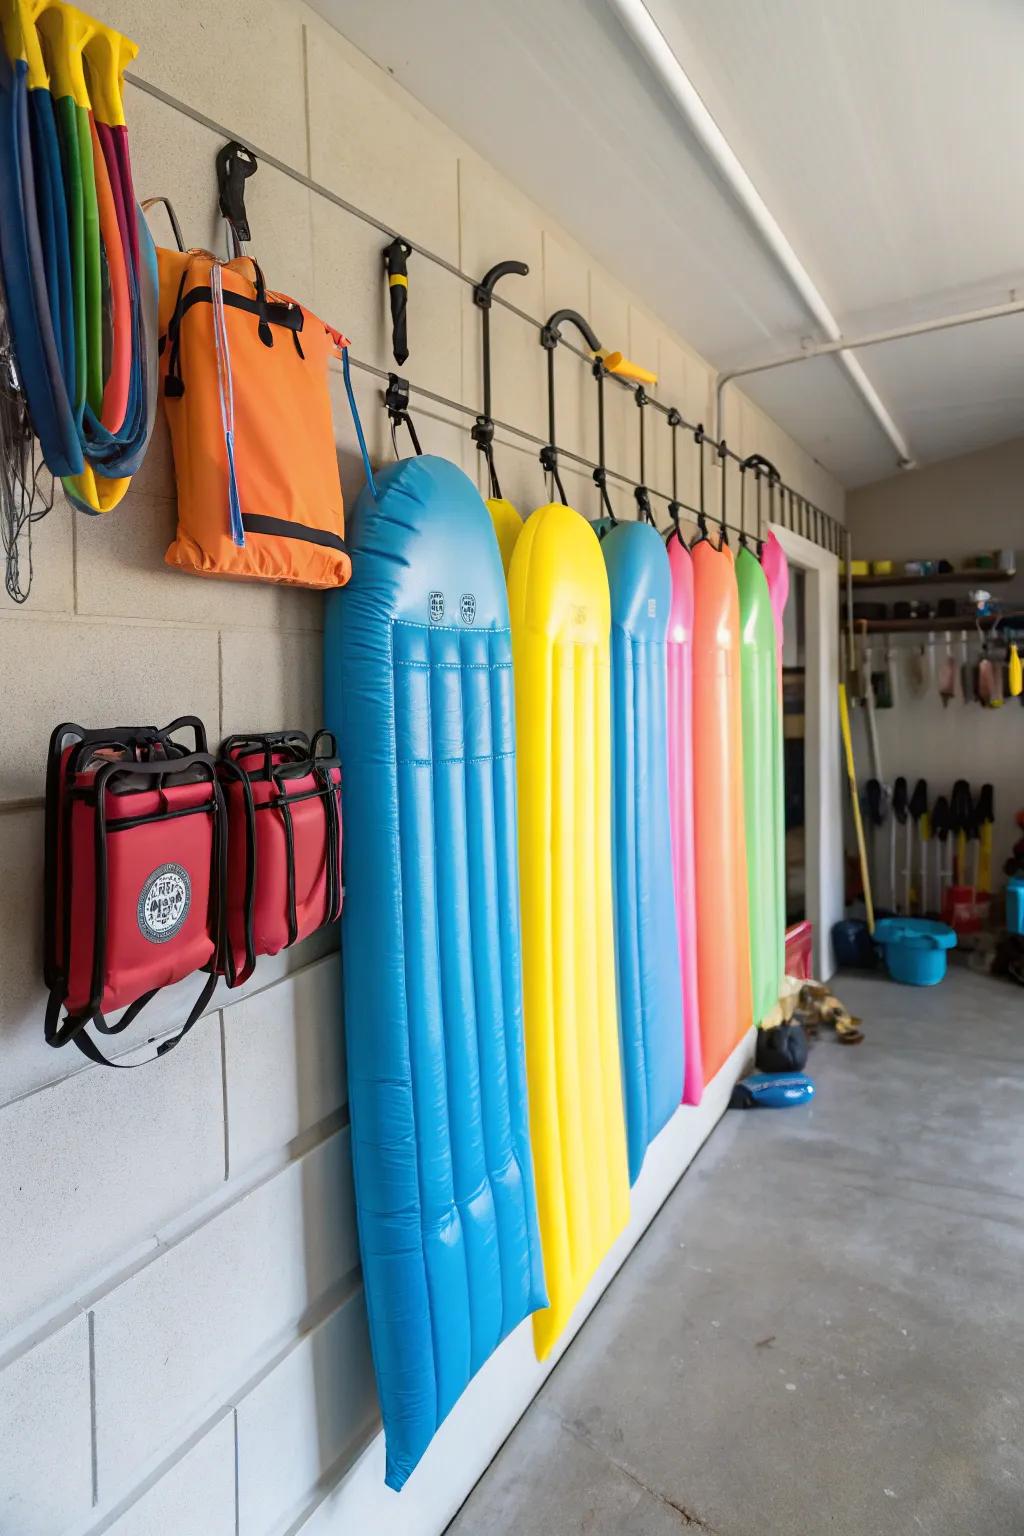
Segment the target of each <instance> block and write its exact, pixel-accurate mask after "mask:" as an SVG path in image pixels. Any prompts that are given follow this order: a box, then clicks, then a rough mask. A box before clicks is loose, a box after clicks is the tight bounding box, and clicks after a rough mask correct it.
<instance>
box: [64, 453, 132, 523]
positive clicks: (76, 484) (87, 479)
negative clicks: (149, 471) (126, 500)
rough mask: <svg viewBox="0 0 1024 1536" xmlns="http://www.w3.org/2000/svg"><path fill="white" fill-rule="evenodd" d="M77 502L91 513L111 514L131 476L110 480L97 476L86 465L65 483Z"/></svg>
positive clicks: (104, 476) (90, 467) (125, 489)
mask: <svg viewBox="0 0 1024 1536" xmlns="http://www.w3.org/2000/svg"><path fill="white" fill-rule="evenodd" d="M65 483H66V484H67V485H69V486H70V487H71V489H72V490H73V491H74V493H75V495H76V496H77V497H78V499H79V501H80V502H82V503H83V504H84V505H85V506H87V507H89V508H90V509H91V510H92V511H93V512H113V510H114V508H115V507H116V506H117V505H118V503H119V502H120V501H121V500H122V499H123V497H124V494H125V492H126V491H127V489H128V487H129V486H130V485H131V483H132V477H131V475H124V476H122V477H120V478H119V479H115V480H110V479H108V478H107V476H106V475H98V474H97V473H96V471H95V470H94V469H93V467H92V465H91V464H86V466H85V468H84V469H83V470H82V473H81V474H80V475H69V476H68V478H67V481H66V482H65Z"/></svg>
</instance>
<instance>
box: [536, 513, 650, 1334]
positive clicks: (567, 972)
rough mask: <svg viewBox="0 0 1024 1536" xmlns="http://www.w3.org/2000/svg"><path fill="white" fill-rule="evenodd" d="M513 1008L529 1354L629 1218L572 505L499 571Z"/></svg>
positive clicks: (591, 694) (596, 550) (604, 852)
mask: <svg viewBox="0 0 1024 1536" xmlns="http://www.w3.org/2000/svg"><path fill="white" fill-rule="evenodd" d="M508 585H509V611H510V617H511V623H512V656H513V666H514V670H515V693H516V736H517V762H518V790H519V879H520V907H521V912H522V947H523V1011H524V1018H525V1027H526V1064H527V1077H528V1083H529V1095H530V1136H531V1141H532V1144H533V1156H534V1166H535V1172H536V1183H537V1204H538V1212H539V1217H540V1230H541V1241H542V1244H543V1249H544V1273H545V1277H546V1279H547V1285H548V1295H549V1297H550V1306H548V1307H547V1308H546V1309H545V1310H544V1311H542V1312H537V1313H535V1314H534V1320H533V1325H534V1344H535V1347H536V1351H537V1356H538V1358H539V1359H543V1358H544V1357H545V1356H546V1355H547V1354H548V1353H549V1351H550V1350H551V1348H552V1346H553V1345H554V1343H555V1341H556V1340H557V1338H558V1336H559V1334H560V1333H561V1332H562V1329H563V1328H564V1327H565V1325H566V1323H567V1321H568V1319H569V1317H570V1315H571V1313H572V1311H573V1308H574V1307H575V1306H576V1304H577V1302H578V1301H579V1299H580V1297H581V1296H582V1294H583V1291H584V1290H585V1289H586V1286H587V1284H588V1282H589V1280H590V1278H591V1276H592V1275H593V1273H594V1270H595V1269H596V1268H597V1266H598V1264H599V1263H600V1261H601V1259H602V1258H603V1257H604V1255H605V1253H607V1251H608V1249H609V1247H610V1246H611V1244H612V1243H613V1242H614V1240H615V1238H616V1237H617V1236H618V1234H619V1233H620V1232H621V1231H622V1229H623V1227H624V1226H625V1225H626V1222H627V1220H628V1219H629V1177H628V1173H627V1166H626V1133H625V1122H624V1118H623V1108H622V1074H621V1068H620V1062H619V1028H618V1015H617V999H616V990H615V937H614V930H613V925H612V868H611V854H612V842H611V725H610V691H611V689H610V662H609V634H610V628H611V608H610V601H609V596H608V577H607V574H606V571H605V563H604V560H603V558H602V556H601V549H600V545H599V544H598V541H597V536H596V534H595V533H594V531H593V529H592V528H591V527H590V525H589V524H588V523H586V522H584V520H583V518H582V517H580V516H579V514H578V513H576V512H574V511H573V510H572V509H571V508H569V507H564V506H560V505H557V504H552V505H549V506H546V507H541V508H539V509H538V511H536V512H534V513H533V514H532V516H531V517H529V518H528V519H527V520H526V522H525V523H524V524H523V527H522V531H521V533H520V534H519V537H518V540H517V542H516V546H515V550H514V553H513V555H512V562H511V567H510V570H509V577H508Z"/></svg>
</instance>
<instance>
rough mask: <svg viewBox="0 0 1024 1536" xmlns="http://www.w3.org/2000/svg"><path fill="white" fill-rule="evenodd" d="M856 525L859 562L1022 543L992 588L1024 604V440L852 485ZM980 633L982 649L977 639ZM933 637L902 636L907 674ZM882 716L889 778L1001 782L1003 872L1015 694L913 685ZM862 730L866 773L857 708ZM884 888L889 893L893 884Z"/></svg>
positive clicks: (1011, 834) (1021, 732)
mask: <svg viewBox="0 0 1024 1536" xmlns="http://www.w3.org/2000/svg"><path fill="white" fill-rule="evenodd" d="M847 523H848V526H849V528H850V531H851V535H852V538H853V552H854V558H855V559H868V560H870V559H884V558H886V557H890V558H892V559H894V560H906V559H912V558H914V557H915V556H919V557H925V558H935V557H939V556H946V557H947V558H949V559H951V560H952V561H953V563H954V564H961V563H962V562H963V560H964V557H965V556H969V555H972V554H979V553H981V552H983V551H987V550H993V549H1014V548H1015V549H1016V550H1017V567H1018V574H1017V577H1016V579H1015V580H1014V581H1013V582H1010V583H1007V584H1006V585H999V586H993V587H992V589H991V590H992V593H993V595H994V596H995V597H997V598H998V599H999V601H1000V603H1005V604H1015V605H1016V606H1018V607H1019V608H1020V609H1022V610H1024V438H1014V439H1013V440H1012V441H1010V442H1007V443H1001V444H1000V445H999V446H998V447H996V448H988V449H985V450H984V451H983V452H980V453H971V454H965V455H963V456H962V457H961V458H955V459H947V460H946V461H945V462H944V463H942V464H933V465H930V466H928V467H927V468H924V469H919V470H912V471H910V472H909V473H907V474H903V475H898V476H894V477H893V478H891V479H888V480H880V481H879V482H878V483H877V484H875V485H869V486H865V487H864V488H863V489H861V490H856V491H853V492H851V493H850V496H849V499H848V501H847ZM911 595H913V593H912V592H909V591H908V592H904V591H903V590H902V589H900V588H892V589H888V590H885V591H880V592H877V593H874V592H870V593H869V592H865V593H864V596H865V597H872V598H873V597H878V598H884V599H885V600H887V601H890V602H891V601H892V600H893V599H894V598H899V597H903V596H911ZM918 595H923V596H927V597H929V598H932V599H934V598H935V597H937V596H947V595H949V596H954V595H958V596H964V595H965V592H964V588H963V587H960V588H954V587H949V588H944V587H933V588H929V589H927V590H926V591H923V592H919V593H918ZM1022 627H1024V626H1022ZM943 634H944V630H943V629H942V628H941V627H938V626H937V628H936V637H937V641H938V653H941V654H945V646H944V644H943ZM953 634H954V639H955V642H956V644H955V646H954V649H956V646H957V645H958V643H959V634H960V630H959V629H958V628H954V630H953ZM971 634H972V644H971V655H972V656H973V655H974V654H975V652H976V646H975V645H974V637H973V631H971ZM927 639H928V637H927V635H913V636H897V637H893V639H892V642H891V643H893V644H894V645H895V646H896V649H897V655H898V667H897V671H898V677H899V678H900V680H902V674H903V661H904V659H905V657H906V653H907V651H908V650H909V649H910V648H911V647H912V646H913V645H915V644H920V643H921V642H922V641H927ZM880 643H881V642H880ZM876 718H877V722H878V737H879V747H880V750H881V754H882V766H883V769H884V771H885V775H886V777H887V778H888V779H890V780H891V779H892V778H894V777H895V776H896V775H898V774H901V773H902V774H904V775H905V776H906V777H907V778H908V779H909V780H910V781H911V787H913V781H914V780H915V779H916V778H919V777H924V778H926V779H927V780H928V785H929V790H930V793H931V796H932V797H933V798H934V796H935V795H936V794H937V793H940V792H941V793H946V794H948V792H949V789H950V787H951V786H952V783H953V781H954V779H958V778H965V779H967V780H968V781H969V782H970V783H971V784H972V785H973V786H975V787H976V788H977V787H980V785H981V784H983V783H986V782H988V783H991V784H993V785H994V786H995V794H996V825H995V829H994V833H993V864H994V872H997V871H998V869H999V866H1000V865H1001V864H1002V862H1003V860H1004V859H1005V858H1006V856H1007V854H1008V853H1009V850H1010V846H1011V844H1012V843H1013V842H1014V841H1015V839H1016V837H1017V836H1019V835H1020V833H1019V831H1018V830H1017V829H1015V827H1014V825H1013V817H1014V814H1015V813H1016V812H1017V811H1018V810H1020V809H1021V808H1024V708H1022V707H1021V706H1020V704H1019V703H1015V702H1012V701H1011V702H1008V703H1007V704H1006V705H1005V706H1004V707H1003V708H1002V709H998V710H992V709H981V708H980V707H979V706H978V705H976V704H971V705H968V706H964V705H960V704H955V705H950V706H949V707H948V708H947V709H944V708H943V706H942V703H941V701H940V699H939V697H938V694H937V693H936V692H934V691H933V692H932V693H931V694H929V695H928V696H927V697H925V698H923V699H915V698H913V697H912V696H911V695H910V693H909V690H908V689H907V688H906V687H904V688H903V690H902V694H901V695H900V696H898V700H897V706H896V708H894V709H892V710H879V711H877V712H876ZM854 733H855V734H854V747H855V751H856V754H857V765H858V772H859V773H860V774H862V775H863V776H864V777H867V775H868V774H869V772H870V769H869V768H868V766H867V764H868V761H869V758H868V752H867V742H866V737H865V730H864V722H863V720H862V719H861V718H860V711H855V712H854ZM880 846H881V845H880ZM883 895H885V896H887V884H886V886H885V887H883Z"/></svg>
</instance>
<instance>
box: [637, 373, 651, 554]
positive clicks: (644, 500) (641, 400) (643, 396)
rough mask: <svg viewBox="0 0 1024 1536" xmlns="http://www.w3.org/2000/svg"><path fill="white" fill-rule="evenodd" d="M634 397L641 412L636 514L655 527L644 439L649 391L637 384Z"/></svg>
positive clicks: (643, 521)
mask: <svg viewBox="0 0 1024 1536" xmlns="http://www.w3.org/2000/svg"><path fill="white" fill-rule="evenodd" d="M633 399H634V400H635V401H636V404H637V409H638V411H639V413H640V484H639V485H638V486H637V487H636V489H635V490H634V492H633V495H634V497H635V498H636V515H637V518H638V519H639V521H640V522H642V523H650V525H651V527H652V528H653V527H654V526H655V522H654V512H653V510H652V508H651V493H650V491H649V490H648V489H647V457H646V444H645V440H644V439H645V433H644V410H645V407H646V405H647V391H646V390H645V389H644V387H643V385H642V384H638V385H637V387H636V389H635V390H634V392H633Z"/></svg>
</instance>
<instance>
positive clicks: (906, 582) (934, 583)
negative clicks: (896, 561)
mask: <svg viewBox="0 0 1024 1536" xmlns="http://www.w3.org/2000/svg"><path fill="white" fill-rule="evenodd" d="M1016 574H1017V572H1016V571H1000V570H998V569H997V568H995V567H993V568H992V569H991V570H971V571H938V572H935V573H934V574H933V575H931V576H908V575H907V574H906V573H905V572H902V573H901V572H899V571H894V572H893V574H892V575H891V576H854V577H852V578H851V579H852V581H853V585H854V590H855V591H858V592H860V591H863V590H864V589H865V588H866V587H973V586H979V585H985V586H991V585H992V584H993V583H994V582H1000V581H1012V580H1013V578H1014V577H1015V576H1016ZM839 580H840V582H843V581H845V580H846V578H845V576H840V578H839Z"/></svg>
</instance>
